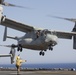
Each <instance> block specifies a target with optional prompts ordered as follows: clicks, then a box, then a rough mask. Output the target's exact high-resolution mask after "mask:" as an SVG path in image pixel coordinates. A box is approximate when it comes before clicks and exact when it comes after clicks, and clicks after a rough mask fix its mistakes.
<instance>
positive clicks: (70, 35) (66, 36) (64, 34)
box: [53, 31, 76, 39]
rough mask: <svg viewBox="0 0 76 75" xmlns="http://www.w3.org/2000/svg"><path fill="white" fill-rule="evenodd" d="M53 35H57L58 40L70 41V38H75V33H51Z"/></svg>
mask: <svg viewBox="0 0 76 75" xmlns="http://www.w3.org/2000/svg"><path fill="white" fill-rule="evenodd" d="M53 34H55V35H57V37H58V38H63V39H72V36H76V32H63V31H53Z"/></svg>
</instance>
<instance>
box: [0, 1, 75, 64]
mask: <svg viewBox="0 0 76 75" xmlns="http://www.w3.org/2000/svg"><path fill="white" fill-rule="evenodd" d="M5 1H6V2H9V3H12V4H16V5H20V6H25V7H29V8H31V9H21V8H14V7H5V6H3V8H4V12H3V14H4V15H6V17H8V18H10V19H14V20H16V21H19V22H22V23H24V24H29V25H31V26H34V27H38V28H44V29H50V30H60V31H68V32H71V31H72V29H73V27H74V23H72V22H69V21H65V20H61V19H56V18H52V17H48V16H47V15H53V16H59V17H67V18H76V0H5ZM3 34H4V27H3V26H0V44H1V45H6V44H7V45H11V44H17V41H15V40H12V39H7V40H6V41H5V42H3ZM24 34H25V33H23V32H20V31H17V30H14V29H11V28H8V35H9V36H19V37H20V36H23V35H24ZM9 52H10V48H4V47H0V54H8V53H9ZM18 54H20V56H21V58H22V59H25V60H27V62H26V63H27V64H28V63H76V50H74V49H73V40H67V39H58V45H56V46H55V47H54V49H53V51H49V50H47V51H46V52H45V56H39V51H33V50H30V49H23V52H22V53H20V52H17V51H16V55H18ZM7 63H8V64H9V63H10V58H9V57H7V58H0V64H7Z"/></svg>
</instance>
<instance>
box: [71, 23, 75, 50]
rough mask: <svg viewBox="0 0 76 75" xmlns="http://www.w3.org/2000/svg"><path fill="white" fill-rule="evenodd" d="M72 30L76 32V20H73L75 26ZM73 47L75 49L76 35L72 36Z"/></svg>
mask: <svg viewBox="0 0 76 75" xmlns="http://www.w3.org/2000/svg"><path fill="white" fill-rule="evenodd" d="M72 31H73V32H76V22H75V26H74V28H73V30H72ZM73 49H76V35H75V36H73Z"/></svg>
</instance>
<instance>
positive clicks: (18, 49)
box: [17, 44, 22, 52]
mask: <svg viewBox="0 0 76 75" xmlns="http://www.w3.org/2000/svg"><path fill="white" fill-rule="evenodd" d="M17 51H20V52H22V45H21V44H19V45H18V48H17Z"/></svg>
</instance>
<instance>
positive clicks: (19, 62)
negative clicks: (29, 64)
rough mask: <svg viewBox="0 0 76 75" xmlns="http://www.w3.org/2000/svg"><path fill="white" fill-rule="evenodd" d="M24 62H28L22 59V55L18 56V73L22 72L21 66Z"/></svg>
mask: <svg viewBox="0 0 76 75" xmlns="http://www.w3.org/2000/svg"><path fill="white" fill-rule="evenodd" d="M23 62H26V60H21V58H20V56H19V55H18V56H17V57H16V68H17V74H19V72H20V67H21V64H22V63H23Z"/></svg>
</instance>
